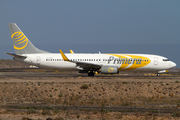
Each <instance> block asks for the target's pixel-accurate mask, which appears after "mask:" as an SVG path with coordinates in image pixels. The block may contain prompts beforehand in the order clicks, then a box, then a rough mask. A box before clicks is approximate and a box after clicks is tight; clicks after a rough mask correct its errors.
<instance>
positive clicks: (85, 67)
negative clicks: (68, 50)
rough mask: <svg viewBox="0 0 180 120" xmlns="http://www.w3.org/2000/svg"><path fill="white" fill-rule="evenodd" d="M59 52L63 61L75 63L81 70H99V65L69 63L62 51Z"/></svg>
mask: <svg viewBox="0 0 180 120" xmlns="http://www.w3.org/2000/svg"><path fill="white" fill-rule="evenodd" d="M59 51H60V53H61V56H62V58H63V60H64V61H68V62H73V63H76V65H77V66H79V67H82V68H83V69H91V68H92V69H97V70H98V69H100V68H101V65H99V64H94V63H86V62H79V61H71V60H69V59H68V58H67V57H66V55H65V54H64V53H63V52H62V50H59Z"/></svg>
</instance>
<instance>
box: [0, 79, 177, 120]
mask: <svg viewBox="0 0 180 120" xmlns="http://www.w3.org/2000/svg"><path fill="white" fill-rule="evenodd" d="M9 104H18V105H23V104H32V105H36V104H37V105H38V104H46V105H49V106H51V105H54V104H55V105H60V106H102V105H103V106H115V107H117V106H120V107H121V106H123V107H124V106H125V107H128V106H132V107H146V108H165V109H168V108H173V109H179V107H180V77H171V76H170V77H82V76H79V77H19V78H11V77H6V78H4V77H1V78H0V105H9ZM3 110H4V112H3ZM51 113H53V111H51ZM77 115H79V118H80V119H88V118H90V119H101V118H102V115H101V112H94V111H90V112H87V111H86V112H84V111H75V112H72V110H71V111H70V112H69V113H68V115H67V111H59V112H58V113H56V114H54V113H53V114H51V115H42V112H40V113H35V114H27V112H18V113H14V112H11V111H9V110H8V109H5V108H3V109H2V110H1V114H0V118H1V119H8V118H11V119H14V120H19V119H22V117H26V116H27V117H29V118H32V119H38V118H40V119H47V117H48V116H50V117H52V118H55V117H62V118H64V119H77V117H78V116H77ZM103 117H105V118H107V119H119V118H122V119H124V120H125V119H126V120H127V119H132V120H133V119H159V120H160V119H164V120H166V119H178V118H177V117H172V114H167V115H155V116H154V115H146V114H145V113H141V112H140V113H139V112H138V113H133V114H131V115H130V114H129V113H128V114H127V115H126V114H124V113H123V114H122V113H120V112H106V113H104V115H103Z"/></svg>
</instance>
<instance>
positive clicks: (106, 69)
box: [101, 66, 119, 74]
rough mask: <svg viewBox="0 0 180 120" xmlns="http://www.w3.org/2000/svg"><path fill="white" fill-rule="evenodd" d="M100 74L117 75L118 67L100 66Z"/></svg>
mask: <svg viewBox="0 0 180 120" xmlns="http://www.w3.org/2000/svg"><path fill="white" fill-rule="evenodd" d="M101 73H102V74H117V73H119V71H118V67H116V66H102V67H101Z"/></svg>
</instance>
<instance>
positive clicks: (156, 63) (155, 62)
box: [154, 57, 158, 65]
mask: <svg viewBox="0 0 180 120" xmlns="http://www.w3.org/2000/svg"><path fill="white" fill-rule="evenodd" d="M154 65H158V58H157V57H155V58H154Z"/></svg>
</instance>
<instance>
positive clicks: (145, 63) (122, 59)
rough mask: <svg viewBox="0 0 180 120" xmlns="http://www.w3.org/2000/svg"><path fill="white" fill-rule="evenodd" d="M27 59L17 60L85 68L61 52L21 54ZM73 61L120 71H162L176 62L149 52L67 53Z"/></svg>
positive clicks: (63, 68) (62, 68) (50, 66)
mask: <svg viewBox="0 0 180 120" xmlns="http://www.w3.org/2000/svg"><path fill="white" fill-rule="evenodd" d="M21 55H23V56H26V57H27V58H26V59H18V58H16V60H19V61H22V62H25V63H28V64H33V65H36V66H39V67H43V68H53V69H59V70H72V71H73V70H83V68H81V67H78V66H77V65H76V63H73V62H68V61H64V60H63V58H62V56H61V54H60V53H40V54H39V53H37V54H21ZM65 55H66V56H67V58H68V59H69V60H71V61H78V62H83V63H92V64H98V65H101V66H117V67H118V70H119V71H126V70H139V71H141V70H144V71H160V70H167V69H170V68H172V67H175V66H176V64H175V63H174V62H172V61H169V60H168V59H167V58H165V57H162V56H159V55H149V54H69V53H66V54H65Z"/></svg>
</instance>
